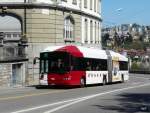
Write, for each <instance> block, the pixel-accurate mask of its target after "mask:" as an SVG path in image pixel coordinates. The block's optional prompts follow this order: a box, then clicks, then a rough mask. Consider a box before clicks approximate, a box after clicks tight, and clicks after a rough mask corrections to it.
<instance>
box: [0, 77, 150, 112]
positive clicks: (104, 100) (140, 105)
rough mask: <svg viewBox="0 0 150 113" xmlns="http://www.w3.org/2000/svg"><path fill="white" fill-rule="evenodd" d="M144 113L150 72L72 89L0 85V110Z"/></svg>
mask: <svg viewBox="0 0 150 113" xmlns="http://www.w3.org/2000/svg"><path fill="white" fill-rule="evenodd" d="M122 112H123V113H148V112H150V75H138V74H130V80H129V81H128V82H126V83H117V84H111V85H105V86H92V87H86V88H73V89H56V88H49V89H46V88H45V89H35V88H34V87H26V88H13V89H12V88H11V89H0V113H122Z"/></svg>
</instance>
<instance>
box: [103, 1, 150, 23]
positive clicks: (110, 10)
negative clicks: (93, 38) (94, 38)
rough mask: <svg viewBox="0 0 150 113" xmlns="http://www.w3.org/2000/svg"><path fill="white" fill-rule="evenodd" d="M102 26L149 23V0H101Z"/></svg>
mask: <svg viewBox="0 0 150 113" xmlns="http://www.w3.org/2000/svg"><path fill="white" fill-rule="evenodd" d="M102 19H103V26H114V25H120V24H132V23H137V24H140V25H150V0H102Z"/></svg>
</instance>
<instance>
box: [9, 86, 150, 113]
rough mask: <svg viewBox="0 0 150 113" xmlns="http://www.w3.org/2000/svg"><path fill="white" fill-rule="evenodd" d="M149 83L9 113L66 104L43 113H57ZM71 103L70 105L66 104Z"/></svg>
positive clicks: (21, 112)
mask: <svg viewBox="0 0 150 113" xmlns="http://www.w3.org/2000/svg"><path fill="white" fill-rule="evenodd" d="M149 85H150V83H147V84H143V85H139V86H132V87H127V88H122V89H116V90H112V91H106V92H103V93H98V94H94V95H90V96H85V97H81V98H75V99H71V100H67V101H60V102H56V103H51V104H46V105H42V106H37V107H33V108H28V109H24V110H19V111H15V112H11V113H24V112H29V111H33V110H37V109H42V108H46V107H50V106H54V105H59V104H63V103H67V104H65V105H62V106H59V107H56V108H54V109H51V110H49V111H46V112H44V113H52V112H55V111H58V110H60V109H63V108H65V107H68V106H71V105H73V104H76V103H79V102H82V101H85V100H88V99H92V98H95V97H98V96H102V95H106V94H111V93H116V92H120V91H125V90H129V89H134V88H139V87H144V86H149ZM68 102H71V103H68Z"/></svg>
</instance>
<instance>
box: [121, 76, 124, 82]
mask: <svg viewBox="0 0 150 113" xmlns="http://www.w3.org/2000/svg"><path fill="white" fill-rule="evenodd" d="M121 82H122V83H124V75H121Z"/></svg>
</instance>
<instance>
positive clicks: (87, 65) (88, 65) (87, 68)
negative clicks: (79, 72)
mask: <svg viewBox="0 0 150 113" xmlns="http://www.w3.org/2000/svg"><path fill="white" fill-rule="evenodd" d="M91 68H92V67H91V63H90V62H89V61H87V62H86V70H88V71H91V70H92V69H91Z"/></svg>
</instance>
